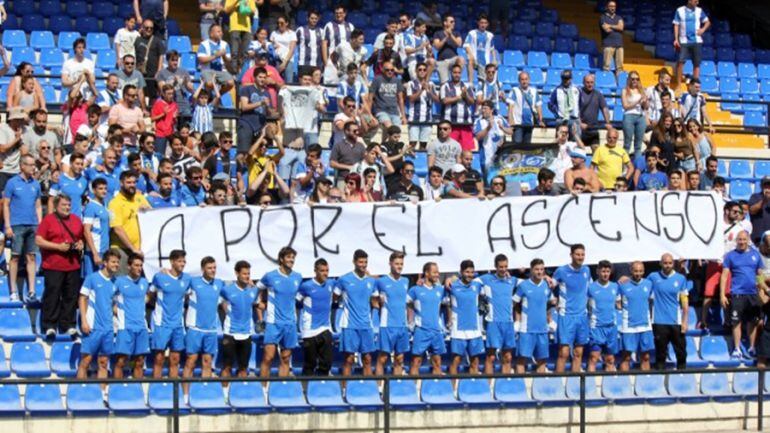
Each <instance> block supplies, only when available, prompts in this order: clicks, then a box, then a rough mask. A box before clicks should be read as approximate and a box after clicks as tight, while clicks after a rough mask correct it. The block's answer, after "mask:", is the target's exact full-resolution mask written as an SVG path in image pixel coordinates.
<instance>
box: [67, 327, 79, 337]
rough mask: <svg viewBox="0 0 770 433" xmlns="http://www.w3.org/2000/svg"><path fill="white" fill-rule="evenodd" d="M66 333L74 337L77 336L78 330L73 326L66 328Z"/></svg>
mask: <svg viewBox="0 0 770 433" xmlns="http://www.w3.org/2000/svg"><path fill="white" fill-rule="evenodd" d="M67 335H69V336H70V337H72V338H75V337H77V336H78V330H77V329H75V328H70V329H68V330H67Z"/></svg>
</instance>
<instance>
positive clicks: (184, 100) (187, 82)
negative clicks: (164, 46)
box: [158, 50, 194, 127]
mask: <svg viewBox="0 0 770 433" xmlns="http://www.w3.org/2000/svg"><path fill="white" fill-rule="evenodd" d="M166 85H169V86H171V87H172V88H173V89H174V101H175V102H176V105H177V108H178V114H177V124H176V125H175V126H176V127H180V126H181V125H184V124H187V123H189V122H190V120H192V107H191V106H190V94H192V92H193V91H194V86H193V83H192V78H191V77H190V74H189V73H188V72H187V71H186V70H185V69H184V68H180V67H179V53H178V52H177V51H176V50H171V51H168V52H167V53H166V67H165V68H163V69H161V70H160V72H158V87H159V88H161V89H162V88H163V86H166Z"/></svg>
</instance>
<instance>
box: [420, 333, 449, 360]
mask: <svg viewBox="0 0 770 433" xmlns="http://www.w3.org/2000/svg"><path fill="white" fill-rule="evenodd" d="M425 352H430V354H431V355H443V354H445V353H446V344H444V333H443V332H441V331H438V330H434V329H425V328H415V329H414V339H413V340H412V355H420V356H422V355H423V354H424V353H425Z"/></svg>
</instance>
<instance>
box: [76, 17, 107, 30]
mask: <svg viewBox="0 0 770 433" xmlns="http://www.w3.org/2000/svg"><path fill="white" fill-rule="evenodd" d="M75 28H77V29H78V30H79V31H80V32H81V33H97V32H99V31H101V29H100V28H99V20H98V19H97V18H96V17H94V16H90V15H86V16H77V17H75Z"/></svg>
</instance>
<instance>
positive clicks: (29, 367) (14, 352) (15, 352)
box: [11, 312, 51, 377]
mask: <svg viewBox="0 0 770 433" xmlns="http://www.w3.org/2000/svg"><path fill="white" fill-rule="evenodd" d="M25 314H26V312H25ZM11 371H12V372H13V373H14V374H16V376H19V377H48V376H50V375H51V370H50V369H49V368H48V362H47V361H46V359H45V351H44V350H43V346H42V345H40V344H39V343H32V342H18V343H13V346H11Z"/></svg>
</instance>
